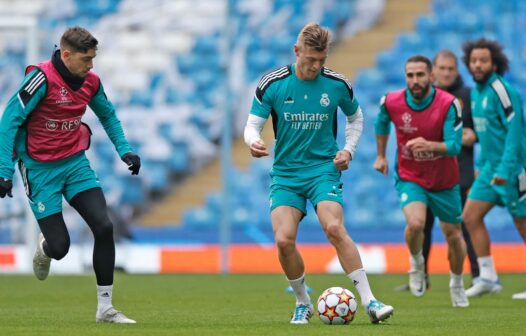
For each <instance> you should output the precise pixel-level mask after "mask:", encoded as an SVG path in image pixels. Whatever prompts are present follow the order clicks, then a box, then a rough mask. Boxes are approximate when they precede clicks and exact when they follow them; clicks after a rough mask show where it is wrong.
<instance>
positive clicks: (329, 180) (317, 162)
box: [244, 23, 394, 324]
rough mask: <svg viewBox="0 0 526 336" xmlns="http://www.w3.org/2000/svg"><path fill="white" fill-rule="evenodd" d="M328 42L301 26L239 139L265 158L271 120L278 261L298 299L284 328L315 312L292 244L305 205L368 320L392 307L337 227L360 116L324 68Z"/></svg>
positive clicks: (263, 83) (315, 29)
mask: <svg viewBox="0 0 526 336" xmlns="http://www.w3.org/2000/svg"><path fill="white" fill-rule="evenodd" d="M329 39H330V36H329V31H328V30H327V29H325V28H322V27H320V25H318V24H316V23H309V24H307V25H306V26H305V27H303V28H302V30H301V32H300V33H299V35H298V38H297V41H296V44H295V45H294V53H295V55H296V63H294V64H292V65H287V66H284V67H282V68H279V69H277V70H275V71H272V72H270V73H268V74H266V75H264V76H263V77H262V78H261V80H260V82H259V84H258V86H257V89H256V94H255V97H254V100H253V103H252V108H251V111H250V114H249V116H248V121H247V124H246V126H245V134H244V138H245V142H246V144H247V145H248V146H249V147H250V152H251V154H252V156H253V157H256V158H259V157H262V156H267V155H269V150H268V148H267V145H266V144H265V143H264V142H263V140H262V139H261V136H260V133H261V130H262V129H263V126H264V125H265V123H266V121H267V119H268V117H269V116H270V115H272V123H273V127H274V134H275V137H276V142H275V149H274V152H275V157H274V163H273V166H272V169H271V171H270V176H271V177H272V184H271V186H270V209H271V220H272V228H273V230H274V238H275V241H276V245H277V248H278V257H279V261H280V264H281V267H282V268H283V271H284V273H285V275H286V276H287V278H288V280H289V283H290V286H291V287H292V288H293V290H294V294H295V296H296V308H295V310H294V314H293V316H292V319H291V320H290V323H293V324H306V323H308V322H309V318H310V317H311V316H312V313H313V306H312V304H311V299H310V297H309V295H308V293H307V290H306V285H305V267H304V263H303V259H302V257H301V254H300V253H299V251H298V249H297V247H296V237H297V233H298V226H299V223H300V221H301V219H302V218H303V217H304V216H305V214H306V211H307V210H306V201H307V200H310V202H311V203H312V204H313V205H314V207H315V209H316V213H317V215H318V218H319V220H320V223H321V226H322V228H323V230H324V231H325V234H326V235H327V238H328V240H329V241H330V242H331V244H332V245H333V246H334V247H335V249H336V253H337V254H338V257H339V259H340V263H341V264H342V267H343V269H344V271H345V272H346V274H347V276H348V277H349V278H350V279H351V281H352V282H353V283H354V285H355V287H356V289H357V291H358V292H359V294H360V297H361V302H362V305H364V307H365V311H366V312H367V314H368V315H369V318H370V320H371V322H372V323H379V322H381V321H384V320H385V319H387V318H388V317H390V316H391V315H392V314H393V310H394V309H393V307H392V306H389V305H385V304H383V303H381V302H380V301H378V300H376V298H375V297H374V295H373V293H372V292H371V289H370V286H369V282H368V280H367V275H366V274H365V270H364V269H363V266H362V262H361V259H360V255H359V253H358V250H357V248H356V245H355V243H354V242H353V241H352V239H351V238H350V237H349V235H348V233H347V232H346V230H345V227H344V225H343V210H342V203H343V198H342V183H341V181H340V175H341V171H342V170H346V169H347V168H348V167H349V162H350V161H351V159H352V157H353V155H354V152H355V150H356V145H357V143H358V139H359V138H360V135H361V133H362V126H363V115H362V112H361V109H360V107H359V105H358V102H357V101H356V99H355V97H354V94H353V89H352V87H351V85H350V84H349V82H348V80H347V79H346V78H345V77H344V76H343V75H341V74H339V73H336V72H334V71H332V70H329V69H327V68H325V67H324V66H323V65H324V63H325V60H326V59H327V55H328V51H329V42H330V41H329ZM338 107H340V108H341V109H342V111H343V112H344V113H345V115H346V116H347V123H346V127H345V147H344V148H343V149H342V150H338V146H337V143H336V140H335V136H336V121H337V118H336V117H337V116H336V112H337V109H338Z"/></svg>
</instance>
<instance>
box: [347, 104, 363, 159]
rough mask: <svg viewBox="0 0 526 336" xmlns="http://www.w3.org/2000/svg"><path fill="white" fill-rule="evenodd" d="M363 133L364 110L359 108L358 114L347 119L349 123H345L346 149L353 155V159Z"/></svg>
mask: <svg viewBox="0 0 526 336" xmlns="http://www.w3.org/2000/svg"><path fill="white" fill-rule="evenodd" d="M362 131H363V113H362V109H361V108H360V107H359V106H358V109H357V110H356V112H355V113H354V114H353V115H351V116H348V117H347V122H346V123H345V147H344V148H343V149H345V150H346V151H348V152H349V153H351V158H354V152H355V151H356V146H357V145H358V141H359V140H360V136H361V135H362Z"/></svg>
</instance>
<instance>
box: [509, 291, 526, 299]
mask: <svg viewBox="0 0 526 336" xmlns="http://www.w3.org/2000/svg"><path fill="white" fill-rule="evenodd" d="M511 298H512V299H519V300H520V299H526V292H521V293H515V294H513V295H512V296H511Z"/></svg>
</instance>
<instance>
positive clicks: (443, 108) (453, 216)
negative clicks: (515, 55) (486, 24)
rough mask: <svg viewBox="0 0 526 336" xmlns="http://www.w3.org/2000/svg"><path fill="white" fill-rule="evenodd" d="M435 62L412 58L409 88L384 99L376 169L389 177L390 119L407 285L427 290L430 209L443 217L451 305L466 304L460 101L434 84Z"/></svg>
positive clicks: (417, 293)
mask: <svg viewBox="0 0 526 336" xmlns="http://www.w3.org/2000/svg"><path fill="white" fill-rule="evenodd" d="M431 71H432V64H431V61H430V60H429V59H428V58H427V57H424V56H420V55H417V56H413V57H411V58H409V59H408V60H407V62H406V64H405V79H406V83H407V88H406V89H402V90H398V91H394V92H391V93H388V94H387V95H385V96H384V97H382V100H381V103H380V113H379V114H378V117H377V119H376V123H375V131H376V144H377V150H378V152H377V158H376V161H375V163H374V168H375V169H376V170H378V171H379V172H381V173H382V174H384V175H387V171H388V162H387V158H386V157H385V153H386V147H387V140H388V137H389V130H390V129H389V128H390V123H391V122H393V124H394V125H395V129H396V142H397V160H396V172H395V181H396V189H397V191H398V195H399V198H400V206H401V208H402V211H403V212H404V216H405V218H406V229H405V239H406V243H407V247H408V248H409V251H410V254H411V256H410V264H411V269H410V271H409V289H410V291H411V293H412V294H413V295H415V296H422V295H424V292H425V290H426V277H425V262H424V256H423V254H422V244H423V241H424V225H425V220H426V212H427V207H430V208H431V211H432V212H433V214H435V215H436V216H437V217H438V218H439V220H440V227H441V228H442V232H443V233H444V236H445V238H446V241H447V244H448V257H449V265H450V270H451V272H450V277H451V278H450V282H449V289H450V295H451V302H452V305H453V307H468V306H469V301H468V298H467V297H466V293H465V291H464V282H463V279H462V263H463V261H464V257H465V254H466V252H465V251H466V246H465V243H464V240H463V239H462V235H461V230H460V224H461V223H462V218H461V211H462V210H461V204H460V188H459V172H458V162H457V158H456V156H457V155H458V153H459V152H460V148H461V135H462V119H461V117H462V115H461V113H462V112H461V107H460V104H459V103H458V100H457V99H455V97H454V96H453V95H451V94H449V93H447V92H446V91H443V90H441V89H437V88H435V87H433V86H432V85H431V82H432V77H433V76H432V73H431Z"/></svg>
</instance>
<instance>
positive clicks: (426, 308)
mask: <svg viewBox="0 0 526 336" xmlns="http://www.w3.org/2000/svg"><path fill="white" fill-rule="evenodd" d="M369 280H370V282H371V285H372V288H373V291H374V293H375V295H376V296H377V298H378V299H380V300H382V301H384V302H385V303H388V304H391V305H393V306H394V307H395V314H394V316H393V317H392V318H391V319H389V320H388V322H387V323H385V324H381V325H373V324H371V323H370V322H369V320H368V318H367V316H366V314H365V312H364V309H363V308H362V307H361V306H360V307H359V310H358V313H357V316H356V318H355V320H354V321H353V322H352V323H351V324H350V325H347V326H327V325H324V324H323V323H322V322H321V321H320V320H319V319H318V318H317V317H314V318H313V319H312V320H311V323H310V324H309V325H290V324H289V323H288V319H289V318H290V314H291V312H292V310H293V305H294V298H293V296H292V295H291V294H286V293H285V288H286V286H287V282H286V281H285V278H284V276H283V275H228V276H222V275H123V274H117V276H116V279H115V288H114V294H113V296H114V298H113V302H114V305H115V306H116V308H118V309H120V310H122V311H123V312H124V313H125V314H126V315H128V316H129V317H131V318H133V319H136V320H137V322H138V324H136V325H108V324H96V323H95V308H96V297H95V292H96V291H95V278H94V276H71V277H70V276H51V277H50V278H48V279H47V280H46V281H43V282H40V281H38V280H36V279H35V278H34V277H32V276H8V275H2V276H0V335H9V336H12V335H53V336H60V335H75V336H84V335H193V336H200V335H272V336H276V335H302V336H303V335H331V336H334V335H418V336H428V335H447V336H451V335H477V336H481V335H492V336H495V335H498V336H500V335H526V322H525V319H524V316H525V315H526V300H512V299H511V295H512V293H514V292H519V291H524V290H526V275H525V274H522V275H502V276H501V281H502V284H503V286H504V290H503V292H502V293H500V294H495V295H491V296H486V297H482V298H475V299H472V300H471V306H470V307H469V308H467V309H461V308H452V307H451V303H450V299H449V291H448V281H449V277H448V276H444V275H433V276H431V284H432V289H431V290H430V291H429V292H427V293H426V294H425V295H424V296H423V297H421V298H415V297H413V296H411V294H409V292H395V291H394V288H395V287H396V286H397V285H400V284H403V283H405V282H406V281H407V275H370V276H369ZM307 282H308V284H309V285H310V286H312V287H313V289H314V293H313V294H312V298H313V301H315V299H316V298H317V296H318V295H319V294H320V293H321V292H322V291H323V290H324V289H326V288H328V287H332V286H343V287H347V288H349V289H351V291H353V293H355V294H357V293H356V290H355V289H354V287H353V286H352V285H351V284H350V282H349V280H348V279H347V278H346V277H345V276H343V275H308V276H307ZM467 282H469V280H468V281H467Z"/></svg>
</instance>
